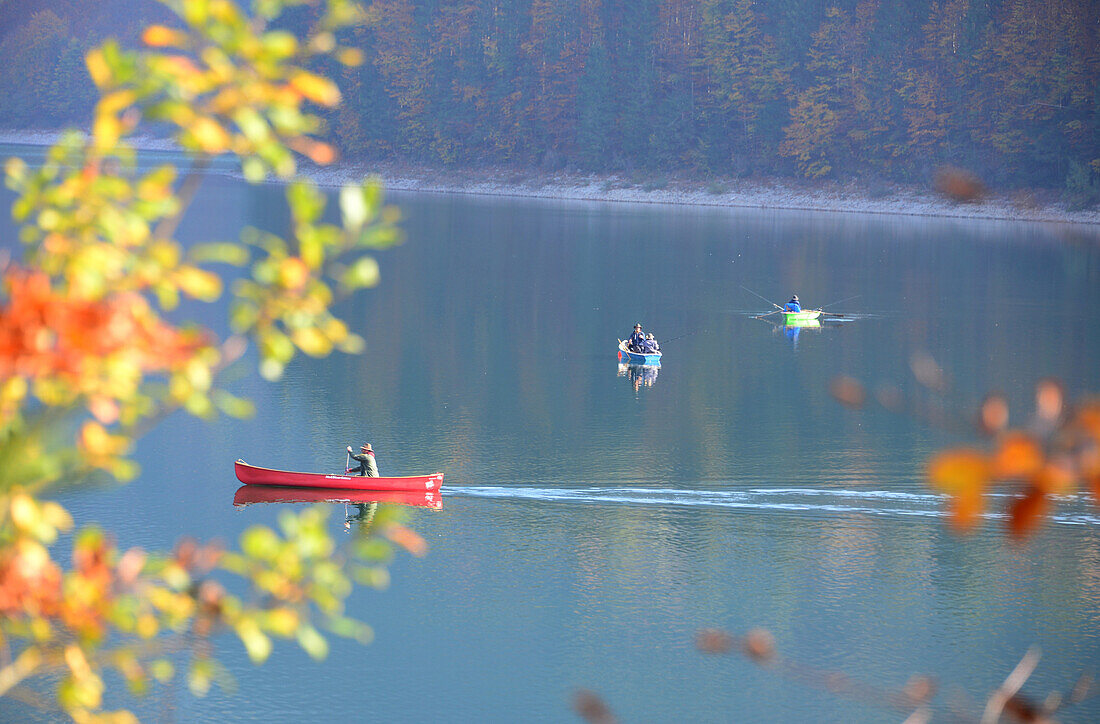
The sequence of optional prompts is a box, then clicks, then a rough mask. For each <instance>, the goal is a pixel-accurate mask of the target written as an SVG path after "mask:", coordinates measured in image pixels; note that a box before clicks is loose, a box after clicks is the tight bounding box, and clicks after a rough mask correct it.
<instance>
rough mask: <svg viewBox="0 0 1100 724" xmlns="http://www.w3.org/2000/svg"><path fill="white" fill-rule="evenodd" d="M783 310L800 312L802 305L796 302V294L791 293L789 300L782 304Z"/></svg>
mask: <svg viewBox="0 0 1100 724" xmlns="http://www.w3.org/2000/svg"><path fill="white" fill-rule="evenodd" d="M783 311H784V312H801V311H802V305H801V304H799V303H798V295H797V294H792V295H791V301H789V302H787V303H786V304H784V305H783Z"/></svg>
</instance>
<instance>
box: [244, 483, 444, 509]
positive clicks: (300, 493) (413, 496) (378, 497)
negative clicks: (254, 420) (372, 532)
mask: <svg viewBox="0 0 1100 724" xmlns="http://www.w3.org/2000/svg"><path fill="white" fill-rule="evenodd" d="M253 503H359V504H367V503H392V504H394V505H415V506H418V507H422V508H433V509H435V510H439V509H441V508H442V507H443V495H442V493H441V492H440V491H439V490H346V489H345V490H341V489H340V488H290V487H284V486H278V485H242V486H241V487H239V488H237V492H236V494H234V496H233V505H238V506H240V505H251V504H253Z"/></svg>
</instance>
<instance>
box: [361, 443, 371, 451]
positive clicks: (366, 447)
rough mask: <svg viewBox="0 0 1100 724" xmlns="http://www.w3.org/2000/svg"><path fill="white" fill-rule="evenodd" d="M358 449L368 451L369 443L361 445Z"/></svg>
mask: <svg viewBox="0 0 1100 724" xmlns="http://www.w3.org/2000/svg"><path fill="white" fill-rule="evenodd" d="M359 449H360V450H370V443H369V442H367V443H363V444H362V445H360V446H359Z"/></svg>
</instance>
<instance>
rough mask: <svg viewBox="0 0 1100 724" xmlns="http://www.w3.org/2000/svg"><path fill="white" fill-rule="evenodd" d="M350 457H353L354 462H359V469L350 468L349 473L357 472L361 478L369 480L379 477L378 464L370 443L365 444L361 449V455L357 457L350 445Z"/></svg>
mask: <svg viewBox="0 0 1100 724" xmlns="http://www.w3.org/2000/svg"><path fill="white" fill-rule="evenodd" d="M348 455H351V458H352V460H356V461H358V462H359V467H358V468H348V472H349V473H350V472H352V471H356V472H358V473H359V475H361V476H365V477H368V478H377V477H378V463H376V462H375V461H374V450H371V447H370V443H369V442H368V443H365V444H364V445H362V446H361V447H360V448H359V454H358V455H356V454H355V453H353V452H352V451H351V445H348Z"/></svg>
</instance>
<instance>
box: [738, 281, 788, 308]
mask: <svg viewBox="0 0 1100 724" xmlns="http://www.w3.org/2000/svg"><path fill="white" fill-rule="evenodd" d="M737 286H739V287H741V288H742V289H744V290H745V291H746V292H748V293H749V294H752V295H753V296H757V297H760V298H761V299H763V300H764V301H765V302H767V303H768V304H770V305H772V306H773V307H775V308H776V309H778V310H779V311H783V307H781V306H779V305H778V304H776V303H775V302H773V301H772V300H770V299H767V298H766V297H764V296H762V295H760V294H757V293H756V292H754V291H753V290H751V289H749V288H748V287H746V286H745V285H743V284H738V285H737Z"/></svg>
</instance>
